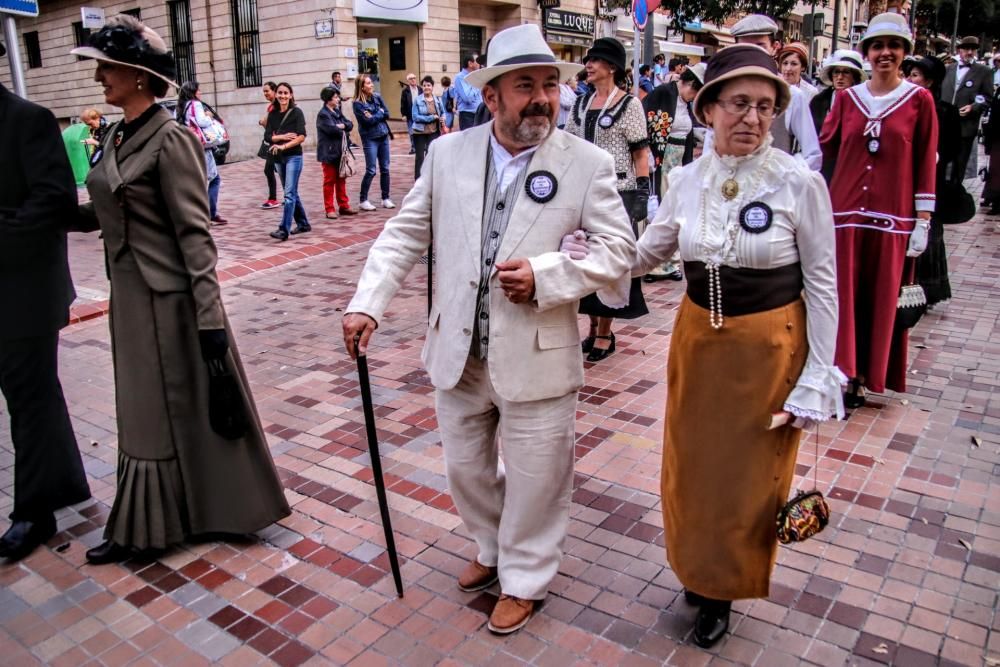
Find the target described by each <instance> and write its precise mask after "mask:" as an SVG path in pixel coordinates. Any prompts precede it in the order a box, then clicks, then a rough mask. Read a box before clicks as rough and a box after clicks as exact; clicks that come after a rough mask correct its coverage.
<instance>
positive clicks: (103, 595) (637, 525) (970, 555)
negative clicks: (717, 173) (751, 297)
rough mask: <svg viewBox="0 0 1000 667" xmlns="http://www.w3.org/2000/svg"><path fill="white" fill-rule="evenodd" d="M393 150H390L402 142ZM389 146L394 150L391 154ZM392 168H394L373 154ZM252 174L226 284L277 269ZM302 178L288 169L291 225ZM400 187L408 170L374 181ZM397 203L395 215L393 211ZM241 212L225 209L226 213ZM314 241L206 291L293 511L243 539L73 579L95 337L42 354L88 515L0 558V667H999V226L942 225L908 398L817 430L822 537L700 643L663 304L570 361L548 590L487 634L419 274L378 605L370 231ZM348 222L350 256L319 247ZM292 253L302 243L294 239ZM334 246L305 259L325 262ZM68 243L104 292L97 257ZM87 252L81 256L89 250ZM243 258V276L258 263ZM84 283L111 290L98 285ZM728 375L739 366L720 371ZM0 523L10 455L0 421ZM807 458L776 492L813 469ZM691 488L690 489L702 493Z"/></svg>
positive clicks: (105, 388) (102, 514)
mask: <svg viewBox="0 0 1000 667" xmlns="http://www.w3.org/2000/svg"><path fill="white" fill-rule="evenodd" d="M397 144H400V142H398V141H397ZM396 153H397V154H399V150H397V151H396ZM394 160H395V163H396V165H397V167H396V169H395V172H397V173H398V172H400V170H405V169H407V168H408V167H409V165H411V164H412V163H411V162H408V161H407V159H406V158H403V157H400V158H399V159H396V158H394ZM259 166H260V165H259V163H246V164H237V165H232V166H229V165H227V166H226V167H225V171H224V172H223V177H224V178H225V179H226V184H225V185H224V187H223V207H222V209H223V214H224V215H225V216H226V217H228V218H229V219H230V220H231V222H232V224H230V225H228V226H227V227H223V228H217V229H216V230H215V232H214V233H215V234H216V235H217V238H218V239H219V245H220V248H221V256H222V257H221V263H220V265H221V266H224V267H228V266H235V265H240V264H242V265H248V263H251V262H253V261H254V260H258V259H261V258H265V257H268V256H271V255H272V254H273V253H275V252H279V251H277V250H276V249H275V245H276V244H274V243H272V242H271V241H270V240H269V239H267V238H266V236H265V233H266V232H267V231H269V229H270V227H271V226H272V225H273V224H274V220H273V218H274V217H276V216H277V213H275V212H273V211H259V210H254V209H253V208H252V205H253V204H254V203H256V202H257V199H259V191H260V186H261V185H262V179H260V178H259V177H258V176H257V175H256V171H257V170H258V168H259ZM316 171H317V170H311V169H307V170H306V178H305V179H304V181H305V184H304V185H303V188H302V189H303V193H304V194H305V196H306V203H307V207H308V210H309V212H310V214H313V215H315V213H316V212H321V211H322V209H321V208H320V207H319V206H318V195H317V194H316V193H317V192H318V182H317V180H316V178H317V177H316ZM394 180H396V182H397V184H398V185H397V187H399V188H405V187H407V181H406V178H405V177H404V176H402V175H400V176H399V177H394ZM401 195H402V192H399V193H398V194H397V193H396V192H395V191H394V196H396V197H397V204H398V203H400V201H401V199H402V196H401ZM244 200H245V202H244V203H246V204H247V207H246V208H245V209H244V208H240V206H239V203H240V202H243V201H244ZM385 213H386V212H383V211H380V212H379V213H378V214H369V215H373V216H376V217H375V218H374V219H375V222H368V221H366V219H365V218H362V217H361V216H358V217H355V218H353V219H349V222H348V221H343V220H341V221H336V222H331V223H330V224H327V223H326V221H322V222H321V221H320V220H319V219H318V218H317V222H319V223H320V224H317V225H316V227H317V228H318V231H317V232H315V233H313V234H311V235H309V236H310V237H311V238H307V239H304V242H303V243H301V244H300V243H299V240H298V239H296V241H295V243H294V244H293V243H292V242H288V243H286V244H283V245H281V246H280V252H281V253H287V251H288V249H291V248H297V249H301V248H303V247H316V246H319V247H321V248H322V250H321V252H319V254H315V255H313V256H310V257H308V258H305V259H302V260H300V261H288V262H287V263H282V264H280V265H279V266H276V267H273V268H260V269H259V270H256V269H255V270H253V272H252V273H249V274H247V275H242V276H237V275H236V273H235V272H231V273H232V275H233V277H231V278H230V279H229V280H227V281H226V283H225V286H224V296H225V299H226V304H227V308H228V309H229V313H230V317H231V319H232V322H233V326H234V328H235V329H236V330H237V332H238V336H239V344H240V348H241V351H242V354H243V358H244V362H245V365H246V368H247V371H248V374H249V376H250V380H251V384H252V386H253V390H254V393H255V397H256V399H257V403H258V406H259V408H260V413H261V416H262V418H263V420H264V423H265V427H266V430H267V432H268V434H269V440H270V444H271V448H272V451H273V453H274V456H275V462H276V464H277V465H278V467H279V470H280V472H281V475H282V478H283V480H284V483H285V486H286V488H287V495H288V497H289V501H290V503H291V504H292V506H293V508H294V512H293V514H292V516H291V517H289V519H287V520H286V521H283V522H282V523H281V525H277V526H274V527H272V528H270V529H268V530H266V531H263V533H262V534H261V535H260V541H254V542H247V543H245V544H239V543H230V544H223V543H217V542H213V543H207V544H198V545H186V546H184V547H183V548H178V549H175V550H173V551H171V552H170V553H169V554H167V556H166V557H164V558H162V559H161V560H160V561H159V562H156V563H152V564H141V563H126V564H125V565H121V566H119V565H108V566H103V567H90V566H87V565H84V564H83V563H84V551H85V550H86V549H87V548H88V547H90V546H93V545H95V544H97V543H98V542H99V541H100V539H101V527H102V526H103V524H104V520H105V518H106V516H107V513H108V509H109V505H110V502H111V500H112V498H113V495H114V482H115V460H116V456H115V455H116V452H115V426H114V408H113V395H114V394H113V392H114V386H113V379H112V374H111V366H110V354H109V352H110V351H109V344H108V334H107V322H106V321H105V320H104V319H103V318H97V319H92V320H90V321H86V322H82V323H80V324H77V325H74V326H72V327H70V328H68V329H67V330H66V331H65V332H64V335H63V345H62V349H61V353H62V359H61V361H62V378H63V381H64V386H65V389H66V394H67V399H68V402H69V405H70V410H71V412H72V414H73V418H74V425H75V427H76V432H77V435H78V438H79V441H80V447H81V450H82V451H83V454H84V460H85V464H86V468H87V472H88V475H89V478H90V482H91V488H92V490H93V492H94V497H95V499H94V500H93V501H90V502H88V503H84V504H83V505H81V506H78V507H75V508H73V509H70V510H65V511H62V512H60V514H59V527H60V531H61V532H60V533H59V534H58V535H57V536H56V537H55V538H53V539H52V540H51V542H50V543H49V548H45V549H40V550H39V551H37V552H36V553H35V554H33V555H32V556H31V557H30V558H28V559H26V560H25V561H23V562H21V563H18V564H15V565H4V566H0V655H3V656H4V657H3V659H2V660H0V662H3V663H4V664H11V665H31V664H40V663H42V664H52V665H72V666H73V667H78V666H79V665H84V664H86V665H89V664H107V665H118V664H126V663H135V664H164V665H166V664H179V665H197V664H203V663H208V662H213V661H219V662H221V663H223V664H231V665H240V666H243V665H251V664H272V663H274V664H278V665H282V666H287V665H299V664H310V665H313V664H316V665H318V664H347V663H351V664H357V665H380V664H396V663H401V664H406V665H425V664H434V663H439V662H443V663H446V664H471V665H482V664H491V665H493V664H500V665H503V664H518V663H531V664H538V665H560V666H561V665H569V664H599V665H618V664H627V665H633V664H634V665H656V664H664V663H665V664H670V665H707V664H712V665H716V664H718V665H724V664H726V665H728V664H739V665H751V664H752V665H762V666H765V667H771V666H779V667H780V666H782V665H794V664H802V663H807V664H816V665H824V666H830V665H874V664H888V663H892V664H897V665H904V666H906V667H910V666H918V667H919V666H920V665H934V664H941V665H976V666H979V665H996V664H998V661H1000V633H998V630H1000V617H998V616H997V613H996V610H997V601H998V600H997V591H998V588H1000V484H998V480H1000V399H998V397H997V394H996V390H997V389H996V388H997V387H998V385H1000V383H998V374H1000V329H998V310H1000V304H998V302H997V301H996V299H995V298H991V297H993V295H995V294H996V293H997V289H998V287H1000V251H998V241H1000V231H998V228H997V220H995V219H982V218H977V219H976V220H974V221H972V222H969V223H966V224H964V225H959V226H955V227H949V228H948V230H947V232H946V241H947V243H948V246H949V248H950V249H951V256H950V258H949V261H950V264H951V269H952V286H953V290H954V293H955V298H954V299H953V300H952V301H951V302H950V303H948V304H945V305H943V306H939V307H937V308H936V309H935V310H934V311H932V312H931V313H929V314H928V315H927V316H926V317H925V318H924V319H923V320H922V321H921V323H920V324H919V325H918V327H917V328H916V330H915V331H914V335H913V336H912V347H913V349H912V355H911V358H912V372H911V376H910V381H911V392H910V393H909V394H907V395H905V396H898V395H892V396H882V397H874V398H873V399H872V400H870V402H869V407H866V408H864V409H861V410H858V411H856V412H855V413H854V414H853V415H852V416H851V418H850V420H849V421H847V422H845V423H840V424H831V425H827V426H824V427H823V429H822V430H821V435H820V442H821V450H820V451H821V459H820V462H819V477H820V486H821V488H823V489H824V490H826V491H828V495H829V496H830V498H831V504H832V507H833V510H834V517H833V523H832V524H831V526H830V527H829V528H828V529H827V530H826V531H824V532H823V533H822V534H821V535H820V536H819V537H818V538H817V539H814V540H811V541H809V542H807V543H804V544H801V545H797V546H794V547H783V548H781V550H780V555H779V562H778V565H777V567H776V569H775V573H774V578H773V582H774V584H773V586H772V591H771V596H770V598H768V599H766V600H754V601H742V602H737V603H736V604H735V605H734V615H733V622H732V633H731V634H730V635H729V636H728V637H727V638H726V639H725V640H724V641H723V642H721V643H720V644H719V645H718V646H717V647H715V648H714V649H713V650H711V651H702V650H700V649H697V648H695V647H694V646H693V645H692V644H691V642H690V638H689V630H690V626H691V623H692V621H693V618H694V609H692V608H691V607H689V606H687V605H686V604H685V603H684V601H683V597H682V596H680V595H679V593H680V588H681V586H680V584H679V582H678V581H677V579H676V577H674V575H673V573H672V572H671V571H670V569H669V568H668V567H666V566H665V559H664V553H663V547H662V544H663V540H662V521H661V516H660V512H659V507H658V502H659V499H658V496H657V491H658V474H659V460H660V447H661V445H660V437H661V432H662V416H663V405H664V399H665V385H664V381H663V379H664V372H665V359H666V350H667V346H668V344H669V337H670V330H671V323H672V319H673V314H674V308H675V307H676V305H677V302H678V299H679V297H680V295H681V289H682V288H681V286H680V285H679V284H674V283H669V284H667V283H657V284H656V285H655V286H653V287H651V288H650V287H649V286H646V287H647V289H646V293H647V295H648V297H647V300H648V302H649V303H650V306H651V310H652V313H651V314H650V315H649V316H647V317H645V318H643V319H641V320H637V321H635V322H631V323H628V324H624V325H622V326H620V327H619V329H618V331H617V335H618V346H619V350H618V352H616V353H615V354H614V355H612V356H611V357H609V358H608V359H607V360H605V361H604V362H601V363H600V364H598V365H596V366H592V367H589V368H588V369H587V386H586V387H585V388H584V390H583V392H582V395H581V402H580V406H579V412H578V419H577V428H576V431H577V450H576V454H577V475H576V490H575V493H574V496H573V500H574V503H573V508H572V520H571V524H570V537H569V539H568V541H567V544H566V555H565V557H564V559H563V562H562V566H561V568H560V573H559V575H558V577H557V578H556V580H555V582H554V583H553V586H552V591H551V594H550V595H549V597H548V599H547V601H546V603H545V605H544V607H543V608H542V610H541V612H540V614H539V615H538V617H537V618H535V619H534V620H532V621H531V623H530V624H529V625H528V626H527V627H526V628H525V629H524V630H522V631H521V632H519V633H518V634H516V635H514V636H511V637H508V638H497V637H494V636H492V635H491V634H490V633H489V632H488V631H487V630H486V629H485V627H484V626H485V621H486V613H487V612H488V610H489V609H490V605H491V604H492V601H493V599H494V596H495V594H496V592H497V591H496V590H495V589H494V590H491V591H488V592H486V593H483V594H471V595H470V594H464V593H461V592H459V591H458V590H457V588H456V587H455V581H454V576H455V574H456V573H457V572H458V571H459V570H460V569H461V567H462V565H463V564H464V562H465V561H466V559H468V558H471V557H472V556H473V555H474V552H475V551H474V547H473V545H472V543H471V542H470V540H469V539H468V537H467V535H466V533H465V532H464V530H463V529H462V527H461V525H460V521H459V519H458V516H457V514H456V513H455V510H454V507H453V506H452V504H451V500H450V498H449V496H448V492H447V485H446V483H445V478H444V474H443V461H442V458H441V447H440V441H439V438H438V436H437V433H436V431H435V427H436V422H435V419H434V411H433V404H432V396H431V387H430V385H429V383H428V380H427V376H426V375H425V373H424V372H423V370H422V368H421V365H420V361H419V350H420V344H421V342H422V340H421V339H422V335H423V329H424V326H425V322H424V320H425V312H426V310H425V307H426V304H425V296H424V287H423V286H424V274H423V273H422V271H421V267H418V268H417V270H416V271H415V272H414V273H413V274H412V275H411V276H410V278H409V280H408V282H407V285H406V286H405V287H404V288H403V289H402V290H401V292H400V294H399V296H398V297H397V298H396V300H395V301H394V302H393V304H392V309H391V310H390V312H389V313H387V316H386V318H385V321H384V322H383V323H382V326H381V327H380V329H379V332H378V333H377V334H376V337H375V339H374V343H373V347H372V350H371V352H370V364H371V366H372V374H373V382H374V383H375V402H376V406H377V407H376V413H377V416H378V419H379V424H378V426H379V432H380V437H381V442H382V455H383V459H384V464H383V465H384V467H385V471H386V481H387V483H388V485H389V487H390V492H389V502H390V504H391V506H392V510H393V524H394V527H395V529H396V531H397V545H398V548H399V551H400V554H401V556H402V558H403V562H404V564H403V579H404V584H405V586H406V596H405V598H403V599H402V600H397V599H396V598H395V595H394V592H393V586H392V579H391V576H388V574H387V569H388V566H387V559H386V555H385V550H384V545H383V542H382V537H381V535H382V531H381V525H380V523H379V519H378V509H377V506H376V504H375V494H374V488H373V486H372V484H371V469H370V467H369V460H368V457H367V453H366V449H365V441H364V431H363V418H362V415H361V405H360V399H359V395H358V391H357V383H356V373H355V367H354V364H353V363H352V362H351V361H350V360H349V359H347V358H346V356H345V355H344V353H343V352H342V348H341V342H340V334H339V328H340V309H341V308H342V307H343V306H344V305H345V304H346V303H347V300H348V298H349V296H350V295H351V293H352V292H353V286H354V281H355V279H356V277H357V275H358V272H359V271H360V267H361V264H362V263H363V261H364V259H365V256H366V252H367V249H368V246H369V242H368V240H367V239H368V238H369V237H370V236H371V233H374V231H375V230H376V229H377V227H378V223H379V222H380V221H382V220H384V219H385V217H386V215H385ZM345 224H350V226H351V239H350V240H349V241H348V240H347V239H345V237H344V236H343V235H342V234H341V235H340V236H338V232H339V231H340V230H341V228H342V226H343V225H345ZM306 242H308V243H309V245H306ZM328 242H329V243H332V244H336V243H338V242H339V243H340V246H338V247H326V246H323V245H322V244H323V243H328ZM79 247H80V246H79V245H78V244H76V243H75V244H74V252H73V263H74V271H75V275H76V276H77V277H78V279H79V278H81V277H83V278H84V280H83V282H84V283H85V285H84V286H85V287H87V288H89V289H94V290H99V289H101V287H102V283H101V281H100V280H98V279H99V278H100V277H101V275H102V271H103V269H102V268H101V266H100V263H99V261H100V256H99V253H97V254H95V253H93V252H90V253H89V254H88V252H80V251H79ZM91 250H92V249H91ZM256 266H259V265H256ZM104 288H105V289H106V286H104ZM733 372H734V373H738V372H740V369H733ZM0 423H2V426H0V513H4V514H5V513H6V512H7V511H9V508H10V505H11V503H12V499H11V493H12V484H13V482H12V460H13V459H12V454H11V451H10V450H11V445H10V436H9V431H8V430H7V420H6V416H4V418H3V419H2V420H0ZM811 445H812V442H811V440H810V441H809V442H808V446H804V447H802V450H801V453H800V456H799V465H798V467H797V473H798V475H799V476H800V477H807V476H808V477H811V475H812V467H813V465H814V460H813V459H814V457H813V454H812V451H813V448H812V446H811ZM706 492H709V493H710V492H711V490H706Z"/></svg>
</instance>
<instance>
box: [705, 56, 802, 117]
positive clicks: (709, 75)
mask: <svg viewBox="0 0 1000 667" xmlns="http://www.w3.org/2000/svg"><path fill="white" fill-rule="evenodd" d="M743 76H755V77H761V78H764V79H768V80H770V81H773V82H774V87H775V91H776V93H777V96H776V99H775V104H776V105H777V107H778V108H779V109H787V108H788V102H789V101H790V100H791V98H792V91H791V90H790V89H789V87H788V83H787V82H786V81H785V80H784V79H782V78H781V77H780V76H778V66H777V65H776V64H775V62H774V58H772V57H771V54H770V53H768V52H767V51H765V50H764V49H762V48H760V47H759V46H756V45H754V44H733V45H732V46H727V47H726V48H724V49H722V50H721V51H719V52H718V53H716V54H715V55H714V56H712V59H711V60H710V61H708V67H707V68H706V69H705V85H704V86H702V88H701V90H699V91H698V96H697V97H695V98H694V115H695V118H697V119H698V122H700V123H702V124H703V125H707V123H706V122H705V116H704V115H703V112H704V107H705V104H706V101H709V100H711V101H714V100H715V99H717V98H718V92H719V89H720V88H721V87H722V86H723V85H725V83H726V82H727V81H732V80H733V79H738V78H740V77H743Z"/></svg>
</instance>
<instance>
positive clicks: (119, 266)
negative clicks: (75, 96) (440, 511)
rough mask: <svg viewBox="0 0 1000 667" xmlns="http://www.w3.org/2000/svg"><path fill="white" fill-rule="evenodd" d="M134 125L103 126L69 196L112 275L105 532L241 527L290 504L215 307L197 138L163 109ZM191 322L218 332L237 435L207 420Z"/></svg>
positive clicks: (156, 542) (163, 541) (166, 541)
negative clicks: (110, 443)
mask: <svg viewBox="0 0 1000 667" xmlns="http://www.w3.org/2000/svg"><path fill="white" fill-rule="evenodd" d="M133 122H134V123H136V124H141V127H139V128H138V129H135V130H134V134H132V135H131V136H129V135H126V136H127V138H125V139H124V141H121V143H120V145H117V146H116V140H115V138H116V137H120V136H121V135H120V134H119V130H121V129H122V125H121V124H119V125H117V126H115V127H113V128H111V130H110V131H109V132H108V133H107V135H106V136H107V139H106V140H105V142H104V144H103V146H102V149H101V150H102V155H101V156H100V159H99V161H97V163H96V165H95V166H94V167H93V168H92V170H91V172H90V174H89V176H88V178H87V189H88V190H89V192H90V197H91V203H90V204H87V205H84V206H82V207H81V218H82V223H81V226H83V227H84V228H89V229H96V228H97V224H98V223H99V226H100V229H101V231H103V233H104V244H105V250H106V258H107V263H108V272H109V276H110V278H111V317H110V325H111V342H112V354H113V357H114V373H115V403H116V409H117V417H118V490H117V493H116V495H115V502H114V506H113V508H112V510H111V515H110V517H109V518H108V525H107V528H106V530H105V538H106V539H108V540H110V541H112V542H114V543H116V544H119V545H122V546H131V547H136V548H140V549H145V548H165V547H167V546H169V545H171V544H174V543H177V542H180V541H182V540H183V539H184V538H186V537H187V536H190V535H200V534H206V533H250V532H253V531H255V530H259V529H261V528H264V527H266V526H267V525H269V524H271V523H273V522H274V521H277V520H278V519H281V518H283V517H285V516H287V515H288V514H289V513H290V509H289V507H288V503H287V502H286V500H285V497H284V494H283V491H282V487H281V482H280V480H279V479H278V475H277V472H276V470H275V467H274V462H273V461H272V459H271V455H270V452H269V450H268V447H267V441H266V439H265V437H264V432H263V430H262V428H261V425H260V419H259V418H258V416H257V412H256V408H255V406H254V402H253V398H252V396H251V394H250V387H249V384H248V383H247V380H246V376H245V374H244V371H243V366H242V364H241V362H240V357H239V352H238V350H237V348H236V344H235V340H234V337H233V333H232V330H231V329H230V327H229V322H228V320H227V318H226V313H225V310H224V308H223V305H222V298H221V295H220V291H219V283H218V279H217V277H216V273H215V264H216V260H217V254H216V249H215V243H214V242H213V241H212V237H211V235H210V234H209V225H208V221H209V214H208V194H207V191H206V188H205V182H206V179H205V160H204V155H203V151H202V147H201V146H200V145H199V142H198V140H197V139H196V138H195V136H194V135H193V134H192V133H191V132H190V131H189V130H187V129H186V128H184V127H183V126H182V125H179V124H178V123H176V122H174V120H173V118H172V117H171V116H170V114H168V113H167V112H166V111H165V110H162V109H158V110H155V111H154V110H153V109H152V108H151V109H150V111H148V112H147V113H146V114H143V116H142V118H140V119H138V120H136V121H133ZM132 129H134V127H133V128H132ZM119 141H120V139H119ZM203 329H225V330H226V332H227V334H228V337H229V351H228V352H227V354H226V357H225V365H226V367H227V369H228V370H229V372H230V373H231V374H232V375H233V376H234V377H235V378H236V381H237V384H238V385H239V387H240V393H241V395H242V398H243V403H244V406H245V408H246V413H247V416H248V422H249V428H248V429H247V432H246V434H245V435H244V436H243V437H242V438H239V439H236V440H227V439H225V438H223V437H222V436H220V435H218V434H217V433H216V432H215V431H213V430H212V427H211V425H210V424H209V412H208V404H209V374H208V366H207V364H206V363H205V361H204V360H203V359H202V356H201V350H200V346H199V338H198V331H199V330H203Z"/></svg>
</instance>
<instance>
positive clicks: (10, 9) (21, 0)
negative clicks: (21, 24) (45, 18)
mask: <svg viewBox="0 0 1000 667" xmlns="http://www.w3.org/2000/svg"><path fill="white" fill-rule="evenodd" d="M0 14H16V15H17V16H38V0H0Z"/></svg>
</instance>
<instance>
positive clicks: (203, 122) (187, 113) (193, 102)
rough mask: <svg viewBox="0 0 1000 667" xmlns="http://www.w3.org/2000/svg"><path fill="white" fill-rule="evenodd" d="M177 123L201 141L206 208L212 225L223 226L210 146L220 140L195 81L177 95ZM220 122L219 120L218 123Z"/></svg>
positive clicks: (219, 183)
mask: <svg viewBox="0 0 1000 667" xmlns="http://www.w3.org/2000/svg"><path fill="white" fill-rule="evenodd" d="M177 122H178V123H180V124H181V125H185V126H187V128H188V129H189V130H191V131H192V132H194V135H195V136H196V137H198V140H199V141H201V145H202V147H203V148H204V149H205V171H206V172H207V173H208V207H209V215H210V216H211V221H212V224H213V225H224V224H226V223H227V220H226V219H225V218H223V217H222V216H221V215H219V190H221V189H222V176H220V175H219V167H218V166H217V165H216V164H215V154H214V153H213V152H212V145H213V144H214V143H215V142H217V141H219V140H221V139H222V137H217V136H216V131H217V130H216V129H215V123H213V122H212V118H211V117H210V116H209V115H208V114H207V113H205V105H203V104H202V103H201V88H200V87H199V86H198V82H197V81H185V82H184V85H182V86H181V90H180V93H178V94H177ZM219 122H221V119H220V121H219Z"/></svg>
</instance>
